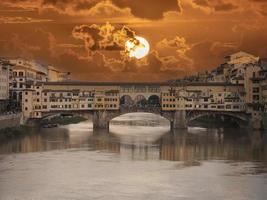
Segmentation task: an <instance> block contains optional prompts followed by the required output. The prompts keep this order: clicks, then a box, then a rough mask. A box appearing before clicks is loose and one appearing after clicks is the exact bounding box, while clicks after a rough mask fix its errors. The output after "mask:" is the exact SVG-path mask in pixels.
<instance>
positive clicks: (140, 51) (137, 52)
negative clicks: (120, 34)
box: [125, 36, 149, 59]
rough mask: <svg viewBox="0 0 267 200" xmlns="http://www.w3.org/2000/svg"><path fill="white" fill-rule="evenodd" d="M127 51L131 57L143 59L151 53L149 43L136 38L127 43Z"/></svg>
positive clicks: (143, 39) (138, 37)
mask: <svg viewBox="0 0 267 200" xmlns="http://www.w3.org/2000/svg"><path fill="white" fill-rule="evenodd" d="M125 51H126V52H127V53H128V55H129V57H134V58H136V59H141V58H143V57H145V56H146V55H147V54H148V53H149V43H148V41H147V40H146V39H145V38H143V37H140V36H135V37H134V38H133V39H130V40H127V41H126V43H125Z"/></svg>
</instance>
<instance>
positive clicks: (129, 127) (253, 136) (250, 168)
mask: <svg viewBox="0 0 267 200" xmlns="http://www.w3.org/2000/svg"><path fill="white" fill-rule="evenodd" d="M0 199H1V200H50V199H51V200H63V199H64V200H66V199H67V200H68V199H69V200H76V199H77V200H88V199H89V200H90V199H100V200H106V199H107V200H112V199H114V200H120V199H123V200H128V199H134V200H136V199H140V200H143V199H145V200H150V199H153V200H154V199H155V200H169V199H171V200H172V199H175V200H177V199H186V200H187V199H188V200H191V199H198V200H202V199H203V200H209V199H211V200H225V199H227V200H231V199H233V200H253V199H255V200H256V199H257V200H266V199H267V135H266V134H263V133H261V132H252V131H248V130H242V129H223V128H209V129H205V128H200V127H189V128H188V129H187V130H183V131H182V130H177V131H175V132H170V131H169V124H168V122H167V121H166V120H164V119H163V118H160V117H158V116H155V115H149V114H145V113H140V114H130V115H123V116H122V117H120V118H116V119H115V120H113V121H112V124H111V125H110V132H109V133H107V132H104V131H98V132H94V131H93V130H92V123H91V122H90V121H86V122H82V123H79V124H74V125H67V126H62V127H58V128H50V129H41V130H38V131H36V133H35V134H31V135H28V136H26V137H23V138H18V139H15V140H12V141H8V142H5V143H3V144H1V145H0Z"/></svg>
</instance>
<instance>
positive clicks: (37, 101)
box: [22, 82, 120, 118]
mask: <svg viewBox="0 0 267 200" xmlns="http://www.w3.org/2000/svg"><path fill="white" fill-rule="evenodd" d="M66 85H68V87H66ZM119 103H120V96H119V90H118V87H116V86H107V87H103V86H93V85H91V84H80V83H76V82H73V84H71V83H69V82H68V83H66V82H62V83H57V82H47V83H46V82H43V83H38V84H37V85H36V86H35V87H34V88H33V89H30V88H29V89H25V90H24V91H23V95H22V110H23V115H24V117H26V118H40V117H42V113H45V112H58V111H73V110H75V111H77V110H81V111H82V110H95V109H97V110H117V109H119Z"/></svg>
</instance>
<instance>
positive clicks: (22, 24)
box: [0, 0, 267, 81]
mask: <svg viewBox="0 0 267 200" xmlns="http://www.w3.org/2000/svg"><path fill="white" fill-rule="evenodd" d="M134 35H139V36H143V37H145V38H146V39H147V40H148V41H149V43H150V45H151V51H150V53H149V55H148V56H146V57H145V58H144V59H141V60H136V59H130V58H129V57H128V56H126V55H125V53H124V51H123V50H124V43H125V41H126V40H127V39H129V38H131V37H133V36H134ZM239 50H243V51H247V52H249V53H252V54H255V55H258V56H260V57H267V0H1V1H0V57H5V56H11V57H14V56H15V57H25V58H30V59H31V58H32V59H36V60H38V61H40V62H42V63H45V64H52V65H54V66H56V67H58V68H60V69H62V70H65V71H70V72H72V74H73V77H74V79H79V80H87V81H160V80H167V79H173V78H178V77H181V76H184V75H189V74H193V73H196V72H197V71H203V70H210V69H213V68H215V67H216V66H217V65H219V64H220V63H222V62H223V57H224V56H226V55H228V54H230V53H233V52H236V51H239Z"/></svg>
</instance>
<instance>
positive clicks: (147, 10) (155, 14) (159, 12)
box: [112, 0, 181, 19]
mask: <svg viewBox="0 0 267 200" xmlns="http://www.w3.org/2000/svg"><path fill="white" fill-rule="evenodd" d="M112 2H113V3H114V4H115V5H117V6H119V7H122V8H125V7H128V8H130V9H131V12H132V14H133V15H134V16H136V17H140V18H146V19H161V18H163V14H164V12H167V11H177V12H181V8H180V6H179V2H178V1H177V0H164V2H163V1H162V0H134V1H133V0H112Z"/></svg>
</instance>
